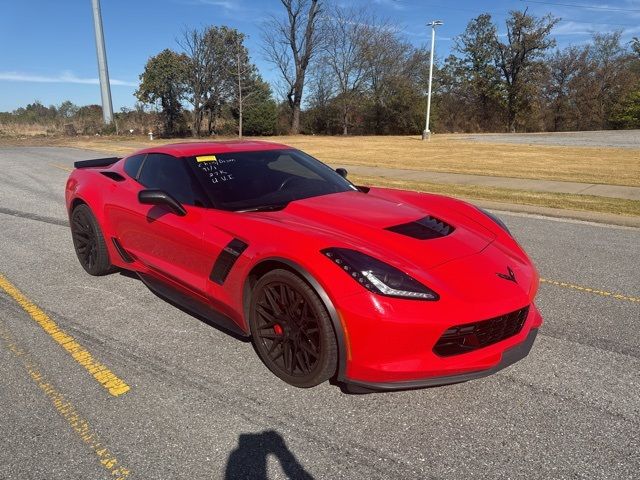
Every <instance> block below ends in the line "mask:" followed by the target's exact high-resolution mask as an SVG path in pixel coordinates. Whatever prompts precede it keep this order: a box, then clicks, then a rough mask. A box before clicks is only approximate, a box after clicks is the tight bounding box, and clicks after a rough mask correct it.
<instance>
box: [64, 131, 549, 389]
mask: <svg viewBox="0 0 640 480" xmlns="http://www.w3.org/2000/svg"><path fill="white" fill-rule="evenodd" d="M75 167H76V168H75V169H74V170H73V172H72V173H71V175H70V177H69V179H68V181H67V184H66V189H65V199H66V206H67V210H68V213H69V219H70V226H71V233H72V238H73V244H74V248H75V251H76V254H77V256H78V259H79V261H80V264H81V265H82V267H83V268H84V269H85V270H86V271H87V272H88V273H89V274H91V275H105V274H108V273H111V272H113V271H116V270H117V269H125V270H130V271H133V272H135V273H136V274H137V275H138V276H139V277H140V278H141V279H142V281H143V282H144V283H145V284H146V285H147V286H148V287H149V288H150V289H152V290H153V291H154V292H156V293H157V294H158V295H159V296H161V297H163V298H166V299H168V300H170V301H171V302H173V303H177V304H179V305H180V306H182V307H183V308H185V309H187V310H189V311H191V312H193V313H194V314H196V315H198V316H201V317H204V318H206V319H208V320H209V321H212V322H215V323H216V324H217V325H219V326H220V327H221V328H222V329H225V330H228V331H230V332H233V333H234V334H236V335H240V336H242V337H247V338H250V339H251V341H252V343H253V345H254V349H255V351H256V352H257V354H258V356H259V357H260V359H261V360H262V362H263V363H264V364H265V365H266V367H267V368H268V369H269V370H271V372H273V373H274V374H275V375H277V376H278V377H280V378H281V379H282V380H284V381H285V382H287V383H289V384H291V385H294V386H296V387H313V386H315V385H318V384H320V383H323V382H325V381H327V380H332V381H333V382H335V383H337V384H339V385H341V386H343V387H344V388H345V389H346V390H348V391H351V392H362V393H365V392H369V391H376V390H395V389H410V388H421V387H428V386H435V385H446V384H452V383H458V382H463V381H466V380H470V379H475V378H480V377H484V376H486V375H489V374H492V373H494V372H496V371H498V370H500V369H502V368H504V367H506V366H508V365H511V364H512V363H514V362H516V361H518V360H520V359H522V358H524V357H525V356H526V355H527V354H528V353H529V351H530V349H531V347H532V345H533V342H534V339H535V337H536V334H537V332H538V329H539V327H540V326H541V324H542V317H541V316H540V314H539V312H538V310H537V308H536V306H535V304H534V297H535V295H536V293H537V289H538V283H539V277H538V273H537V271H536V269H535V267H534V266H533V264H532V263H531V261H530V260H529V258H528V257H527V255H526V253H525V252H524V251H523V250H522V248H521V247H520V246H519V245H518V243H517V242H516V240H515V239H514V238H513V236H512V235H511V234H510V233H509V230H508V229H507V227H506V226H505V224H504V223H502V221H501V220H500V219H499V218H498V217H496V216H494V215H493V214H491V213H489V212H486V211H484V210H481V209H479V208H477V207H475V206H473V205H471V204H468V203H465V202H463V201H460V200H456V199H453V198H448V197H445V196H441V195H433V194H426V193H418V192H412V191H404V190H396V189H386V188H374V187H371V188H369V187H362V186H356V185H354V184H353V183H351V182H350V181H349V180H347V178H346V177H347V172H346V170H344V169H337V170H333V169H331V168H329V167H328V166H326V165H325V164H323V163H321V162H320V161H318V160H316V159H314V158H313V157H311V156H309V155H307V154H305V153H303V152H301V151H299V150H296V149H294V148H291V147H288V146H286V145H281V144H276V143H268V142H258V141H232V142H201V143H182V144H173V145H163V146H158V147H153V148H149V149H146V150H141V151H139V152H136V153H134V154H132V155H130V156H128V157H125V158H105V159H96V160H85V161H80V162H76V163H75ZM158 328H161V327H160V326H159V327H158Z"/></svg>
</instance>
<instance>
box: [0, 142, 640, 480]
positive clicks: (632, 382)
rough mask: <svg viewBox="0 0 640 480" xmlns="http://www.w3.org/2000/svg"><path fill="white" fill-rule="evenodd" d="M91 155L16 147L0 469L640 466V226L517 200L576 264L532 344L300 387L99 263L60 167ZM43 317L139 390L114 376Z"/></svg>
mask: <svg viewBox="0 0 640 480" xmlns="http://www.w3.org/2000/svg"><path fill="white" fill-rule="evenodd" d="M94 155H95V154H94ZM89 156H91V155H90V154H88V153H87V152H82V151H79V150H73V149H66V150H65V149H53V148H20V149H18V148H5V149H0V172H1V173H0V274H1V275H2V277H0V283H2V282H3V283H4V287H5V288H4V290H7V289H9V290H11V288H10V287H8V286H7V285H8V283H10V284H11V285H13V286H15V287H17V289H19V291H20V292H21V293H22V296H20V295H19V294H17V293H16V291H15V290H11V292H12V295H9V294H8V293H6V292H5V291H3V290H2V289H0V412H1V415H0V432H1V434H0V479H3V480H4V479H21V480H22V479H43V478H46V479H63V478H64V479H101V478H104V479H108V478H112V479H113V478H140V479H174V478H175V479H177V478H189V479H218V478H270V479H271V478H272V479H276V478H307V479H308V478H316V479H320V478H327V479H341V478H345V479H346V478H349V479H377V478H380V479H389V478H425V479H431V478H443V479H460V478H483V479H484V478H505V479H506V478H511V479H513V478H522V479H538V478H539V479H549V478H588V479H595V478H611V479H631V478H638V476H639V473H638V472H640V455H639V454H638V452H639V451H640V360H639V356H640V333H639V331H640V330H639V328H638V326H639V323H640V276H639V273H638V272H640V230H638V229H632V228H625V227H613V226H607V225H595V224H588V223H580V222H575V221H566V220H553V219H547V218H541V217H533V216H525V215H520V214H506V213H505V214H503V218H504V220H505V221H506V222H507V223H508V225H509V226H510V228H511V229H512V230H513V232H514V233H515V235H516V236H517V237H518V238H519V239H520V241H521V242H522V243H523V244H524V246H525V248H526V249H527V250H528V251H529V253H530V254H531V256H532V257H533V259H534V260H535V262H536V264H537V266H538V268H539V270H540V273H541V275H542V276H543V277H544V278H546V279H548V280H549V282H564V283H565V285H556V284H554V283H544V284H542V285H541V289H540V294H539V300H538V303H539V306H540V309H541V311H542V313H543V315H544V317H545V320H546V323H545V325H544V326H543V328H542V329H541V332H540V335H539V336H538V339H537V340H536V343H535V345H534V347H533V350H532V352H531V354H530V355H529V357H527V358H526V359H524V360H523V361H521V362H519V363H518V364H516V365H514V366H512V367H510V368H508V369H506V370H503V371H502V372H500V373H498V374H496V375H493V376H491V377H488V378H485V379H481V380H476V381H472V382H467V383H464V384H458V385H452V386H447V387H440V388H431V389H425V390H416V391H408V392H395V393H383V394H373V395H361V396H358V395H346V394H344V393H342V392H341V391H340V389H338V388H337V387H335V386H332V385H329V384H324V385H322V386H320V387H317V388H314V389H311V390H299V389H295V388H292V387H289V386H287V385H285V384H284V383H282V382H281V381H280V380H278V379H277V378H276V377H274V376H273V375H271V374H270V373H269V372H268V371H267V370H266V368H265V367H264V366H263V365H262V364H261V363H260V361H259V360H258V358H257V356H256V355H255V353H254V352H253V350H252V347H251V345H250V344H249V343H244V342H241V341H239V340H237V339H235V338H232V337H230V336H228V335H226V334H224V333H222V332H221V331H219V330H217V329H215V328H212V327H211V326H209V325H207V324H205V323H203V322H201V321H199V320H198V319H196V318H194V317H192V316H190V315H188V314H186V313H184V312H182V311H181V310H179V309H177V308H174V307H173V306H171V305H169V304H168V303H166V302H164V301H162V300H160V299H159V298H157V297H156V296H154V295H153V294H152V293H151V292H150V291H149V290H147V288H146V287H145V286H144V285H143V284H142V283H141V282H140V281H138V280H136V279H134V278H132V277H130V276H126V275H122V274H113V275H110V276H107V277H101V278H94V277H90V276H88V275H87V274H85V273H84V271H83V270H82V268H81V267H80V265H79V264H78V262H77V260H76V258H75V254H74V252H73V248H72V245H71V240H70V235H69V231H68V228H66V227H65V226H64V224H65V222H66V213H65V211H64V206H63V187H64V183H65V180H66V177H67V175H68V171H67V169H68V168H69V166H70V165H71V163H72V161H73V160H74V159H80V158H88V157H89ZM95 156H99V154H98V155H95ZM3 279H4V280H3ZM7 282H8V283H7ZM585 287H586V288H589V289H591V291H588V290H585V289H584V288H585ZM596 290H597V291H596ZM607 293H613V294H619V295H620V296H619V297H615V296H613V295H607ZM17 300H19V301H17ZM19 302H22V304H23V306H25V308H27V310H29V312H30V313H27V311H25V309H24V308H23V307H22V306H20V304H19ZM47 319H48V320H50V321H53V322H55V323H56V324H57V326H58V327H59V328H60V329H62V330H64V332H65V333H66V334H67V335H69V336H71V337H73V338H74V339H75V341H77V342H78V343H79V344H81V345H82V346H83V347H84V348H85V349H86V350H87V351H88V352H90V353H91V355H92V356H93V357H94V359H96V360H97V361H99V362H101V363H102V364H103V365H104V366H105V367H107V368H108V369H109V370H110V371H111V372H113V373H114V374H115V375H117V377H118V378H120V379H121V380H122V381H124V382H126V384H127V385H129V386H130V390H129V391H128V392H126V393H124V394H122V395H119V396H113V395H111V394H109V392H108V391H107V390H106V389H105V388H104V386H103V385H102V384H100V383H99V382H98V381H96V379H95V378H94V376H92V375H91V374H90V373H89V372H88V371H87V370H86V368H85V367H83V366H82V365H81V364H80V362H79V361H77V359H74V358H73V357H72V356H71V355H70V354H69V353H68V352H67V350H65V349H64V348H62V347H61V345H60V344H59V343H60V342H61V340H60V337H58V340H57V341H56V339H55V338H54V336H52V334H51V333H47V332H46V331H45V329H44V328H43V326H42V325H43V324H44V323H46V321H47ZM39 322H40V323H39Z"/></svg>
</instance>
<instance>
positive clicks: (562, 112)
mask: <svg viewBox="0 0 640 480" xmlns="http://www.w3.org/2000/svg"><path fill="white" fill-rule="evenodd" d="M588 56H589V49H588V48H584V47H576V46H570V47H567V48H565V49H564V50H557V51H556V52H555V53H554V54H553V55H552V56H551V57H550V58H549V59H548V61H547V64H548V70H547V77H546V78H545V81H544V88H543V91H544V95H545V98H546V100H547V119H546V125H547V129H549V130H553V131H562V130H574V129H576V128H577V121H578V119H579V117H580V108H579V105H580V106H584V103H581V102H579V101H578V100H577V96H578V95H580V94H581V93H582V91H583V86H584V82H585V80H586V79H587V77H588V76H589V75H590V72H591V70H592V68H591V65H590V62H589V58H588Z"/></svg>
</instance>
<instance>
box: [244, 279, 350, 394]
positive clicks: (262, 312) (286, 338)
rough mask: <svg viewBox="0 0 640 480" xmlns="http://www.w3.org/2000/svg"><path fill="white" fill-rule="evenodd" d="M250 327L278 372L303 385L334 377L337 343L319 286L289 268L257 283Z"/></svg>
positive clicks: (265, 359)
mask: <svg viewBox="0 0 640 480" xmlns="http://www.w3.org/2000/svg"><path fill="white" fill-rule="evenodd" d="M249 327H250V328H251V337H252V340H253V345H254V348H255V350H256V352H257V354H258V356H259V357H260V359H261V360H262V362H263V363H264V364H265V365H266V366H267V368H268V369H269V370H271V371H272V372H273V373H274V374H275V375H277V376H278V377H279V378H281V379H282V380H284V381H285V382H287V383H288V384H290V385H293V386H295V387H300V388H309V387H315V386H316V385H319V384H320V383H323V382H325V381H326V380H328V379H329V378H331V377H332V376H333V375H334V373H335V372H336V368H337V366H338V345H337V342H336V337H335V333H334V331H333V326H332V324H331V319H330V318H329V314H328V313H327V311H326V309H325V307H324V305H323V303H322V302H321V301H320V298H319V297H318V295H317V294H316V292H315V291H314V290H313V289H312V288H311V287H310V286H309V285H308V284H307V283H306V282H305V281H304V280H302V279H301V278H300V277H298V276H297V275H295V274H294V273H292V272H290V271H288V270H280V269H278V270H272V271H271V272H269V273H267V274H265V275H264V276H263V277H261V278H260V279H259V280H258V282H257V283H256V285H255V287H254V288H253V292H252V296H251V303H250V309H249Z"/></svg>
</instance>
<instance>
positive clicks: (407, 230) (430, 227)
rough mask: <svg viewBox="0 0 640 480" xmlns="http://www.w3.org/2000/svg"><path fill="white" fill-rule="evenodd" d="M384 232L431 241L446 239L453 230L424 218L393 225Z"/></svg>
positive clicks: (427, 217)
mask: <svg viewBox="0 0 640 480" xmlns="http://www.w3.org/2000/svg"><path fill="white" fill-rule="evenodd" d="M385 230H389V231H390V232H394V233H399V234H400V235H405V236H407V237H411V238H417V239H418V240H431V239H433V238H441V237H446V236H447V235H449V234H450V233H452V232H453V230H454V228H453V227H452V226H451V225H449V224H448V223H446V222H443V221H442V220H440V219H438V218H435V217H432V216H426V217H424V218H421V219H420V220H416V221H415V222H409V223H403V224H401V225H395V226H393V227H388V228H386V229H385Z"/></svg>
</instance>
